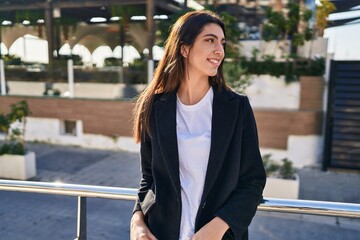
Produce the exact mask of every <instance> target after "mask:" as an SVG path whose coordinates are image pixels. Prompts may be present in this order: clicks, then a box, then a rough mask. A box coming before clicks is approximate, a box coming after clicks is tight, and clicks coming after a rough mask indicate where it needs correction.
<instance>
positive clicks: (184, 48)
mask: <svg viewBox="0 0 360 240" xmlns="http://www.w3.org/2000/svg"><path fill="white" fill-rule="evenodd" d="M180 52H181V55H182V56H183V57H184V58H187V57H188V56H189V47H188V46H186V45H181V50H180Z"/></svg>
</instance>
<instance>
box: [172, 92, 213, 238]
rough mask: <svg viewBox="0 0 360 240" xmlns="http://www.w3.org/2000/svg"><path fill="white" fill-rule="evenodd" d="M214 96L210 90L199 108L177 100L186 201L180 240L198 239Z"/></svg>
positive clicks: (181, 174) (183, 197)
mask: <svg viewBox="0 0 360 240" xmlns="http://www.w3.org/2000/svg"><path fill="white" fill-rule="evenodd" d="M213 96H214V93H213V90H212V88H210V89H209V91H208V92H207V93H206V95H205V96H204V97H203V98H202V99H201V100H200V101H199V102H198V103H196V104H195V105H184V104H183V103H181V101H180V99H179V97H178V98H177V112H176V131H177V142H178V149H179V171H180V183H181V201H182V212H181V225H180V238H179V240H189V239H191V237H192V236H193V235H194V229H195V218H196V214H197V211H198V208H199V205H200V201H201V196H202V193H203V189H204V182H205V175H206V170H207V165H208V160H209V154H210V144H211V119H212V103H213Z"/></svg>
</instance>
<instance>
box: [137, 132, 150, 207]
mask: <svg viewBox="0 0 360 240" xmlns="http://www.w3.org/2000/svg"><path fill="white" fill-rule="evenodd" d="M151 160H152V150H151V138H150V136H149V135H148V134H147V133H145V132H144V133H143V134H142V137H141V142H140V165H141V179H140V187H139V190H138V197H137V199H136V201H135V206H134V210H133V213H134V212H136V211H142V210H143V209H142V208H141V204H140V203H142V202H144V199H145V197H146V195H147V193H148V192H149V190H150V189H151V186H152V185H153V176H152V170H151Z"/></svg>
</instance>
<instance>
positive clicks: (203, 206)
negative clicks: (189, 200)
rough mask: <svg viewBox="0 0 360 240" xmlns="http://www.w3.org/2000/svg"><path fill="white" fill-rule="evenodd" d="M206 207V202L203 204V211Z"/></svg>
mask: <svg viewBox="0 0 360 240" xmlns="http://www.w3.org/2000/svg"><path fill="white" fill-rule="evenodd" d="M205 205H206V201H205V202H204V203H203V205H202V207H201V208H202V209H204V208H205Z"/></svg>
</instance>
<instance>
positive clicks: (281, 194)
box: [263, 175, 300, 199]
mask: <svg viewBox="0 0 360 240" xmlns="http://www.w3.org/2000/svg"><path fill="white" fill-rule="evenodd" d="M299 189H300V179H299V176H298V175H296V179H281V178H273V177H268V178H267V180H266V186H265V189H264V193H263V195H264V197H265V198H266V197H269V198H286V199H298V198H299Z"/></svg>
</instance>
